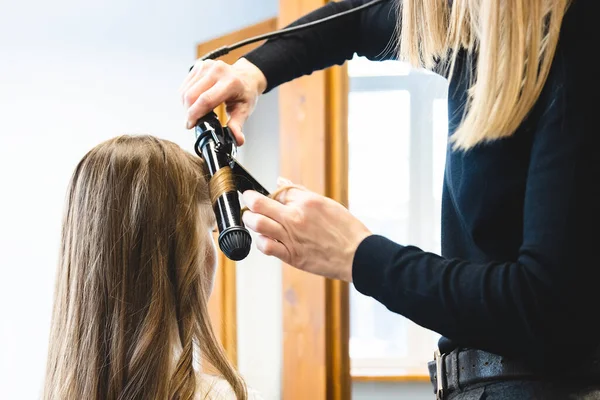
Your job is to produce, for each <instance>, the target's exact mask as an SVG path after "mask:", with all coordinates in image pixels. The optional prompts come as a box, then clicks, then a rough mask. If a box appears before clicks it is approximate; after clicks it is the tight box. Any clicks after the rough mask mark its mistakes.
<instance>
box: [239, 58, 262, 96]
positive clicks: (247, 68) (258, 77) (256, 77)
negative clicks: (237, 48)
mask: <svg viewBox="0 0 600 400" xmlns="http://www.w3.org/2000/svg"><path fill="white" fill-rule="evenodd" d="M232 67H233V68H235V69H236V70H238V71H239V72H240V73H241V74H242V75H244V76H246V77H248V78H249V80H250V81H251V82H253V83H254V89H255V90H256V92H257V93H258V94H259V95H261V94H263V93H264V91H265V90H266V89H267V78H266V77H265V75H264V74H263V72H262V71H261V70H260V68H258V67H257V66H256V65H254V64H252V63H251V62H250V61H248V60H247V59H246V58H243V57H242V58H240V59H239V60H237V61H236V62H235V63H234V64H233V65H232Z"/></svg>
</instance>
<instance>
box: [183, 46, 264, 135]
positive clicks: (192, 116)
mask: <svg viewBox="0 0 600 400" xmlns="http://www.w3.org/2000/svg"><path fill="white" fill-rule="evenodd" d="M266 87H267V80H266V78H265V76H264V75H263V73H262V72H261V70H260V69H258V67H256V66H255V65H254V64H252V63H251V62H250V61H248V60H246V59H245V58H241V59H239V60H238V61H237V62H236V63H235V64H233V65H229V64H226V63H224V62H223V61H214V60H207V61H201V60H198V61H197V62H196V64H195V65H194V68H192V70H191V71H190V73H189V74H188V76H187V77H186V79H185V81H184V82H183V84H182V85H181V87H180V89H179V91H180V94H181V99H182V101H183V104H184V106H185V108H186V110H187V115H186V127H187V128H188V129H191V128H192V127H194V125H195V124H196V121H197V120H198V118H200V117H202V116H204V115H206V114H208V113H209V112H210V111H212V110H213V109H214V108H216V107H217V106H219V105H220V104H222V103H225V105H226V109H227V114H229V117H230V119H229V121H228V122H227V125H228V126H229V127H230V128H231V131H232V132H233V134H234V136H235V139H236V141H237V143H238V145H240V146H241V145H242V144H243V143H244V135H243V133H242V126H243V125H244V122H246V119H248V116H249V115H250V114H251V113H252V111H254V107H255V106H256V101H257V99H258V96H260V95H261V94H262V93H263V92H264V91H265V89H266Z"/></svg>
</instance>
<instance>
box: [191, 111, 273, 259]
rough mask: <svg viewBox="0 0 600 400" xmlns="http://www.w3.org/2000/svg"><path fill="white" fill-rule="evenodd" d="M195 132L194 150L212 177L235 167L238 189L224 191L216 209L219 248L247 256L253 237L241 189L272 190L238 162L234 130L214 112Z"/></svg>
mask: <svg viewBox="0 0 600 400" xmlns="http://www.w3.org/2000/svg"><path fill="white" fill-rule="evenodd" d="M195 133H196V144H195V146H194V150H195V151H196V154H198V156H200V157H201V158H203V159H204V161H205V162H206V165H207V166H208V172H209V173H210V176H211V178H212V177H213V176H214V175H215V174H216V173H217V172H218V171H219V170H220V169H221V168H225V167H229V168H231V172H232V176H233V184H234V185H235V189H236V190H235V191H228V192H225V193H223V194H221V195H220V196H219V197H218V198H217V200H216V202H215V204H213V209H214V211H215V215H216V219H217V226H218V228H219V248H220V249H221V251H222V252H223V254H225V256H226V257H227V258H229V259H230V260H233V261H240V260H243V259H244V258H246V256H247V255H248V253H249V252H250V246H251V245H252V238H251V237H250V233H249V232H248V230H247V229H246V227H245V226H244V223H243V222H242V218H241V208H240V200H239V196H238V191H239V192H240V193H244V192H245V191H246V190H255V191H257V192H259V193H261V194H263V195H265V196H268V195H269V192H268V191H267V190H266V189H265V188H264V187H263V186H262V185H261V184H260V183H258V181H257V180H256V179H254V177H253V176H252V175H250V173H249V172H248V171H246V170H245V169H244V167H242V165H241V164H240V163H238V162H237V160H236V159H235V154H236V152H237V147H236V145H235V139H234V137H233V134H232V132H231V130H230V129H229V128H228V127H223V126H221V123H220V122H219V118H218V117H217V115H216V114H215V113H214V112H210V113H209V114H207V115H205V116H204V117H202V118H200V119H199V120H198V122H196V127H195Z"/></svg>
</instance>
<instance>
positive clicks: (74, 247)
mask: <svg viewBox="0 0 600 400" xmlns="http://www.w3.org/2000/svg"><path fill="white" fill-rule="evenodd" d="M214 222H215V221H214V214H213V211H212V208H211V203H210V194H209V188H208V179H207V170H206V168H205V165H204V163H203V161H202V160H201V159H200V158H199V157H197V156H193V155H191V154H189V153H187V152H185V151H183V150H182V149H181V148H180V147H179V146H177V145H176V144H174V143H171V142H168V141H165V140H159V139H156V138H154V137H151V136H121V137H117V138H114V139H112V140H109V141H107V142H104V143H102V144H100V145H98V146H96V147H95V148H94V149H92V150H91V151H90V152H89V153H87V154H86V155H85V157H83V159H82V160H81V162H80V163H79V164H78V165H77V168H76V170H75V172H74V175H73V177H72V179H71V183H70V186H69V190H68V197H67V204H66V212H65V217H64V222H63V233H62V241H61V249H60V261H59V266H58V273H57V280H56V288H55V300H54V309H53V315H52V327H51V335H50V344H49V353H48V363H47V371H46V382H45V388H44V399H46V400H50V399H52V400H59V399H60V400H71V399H72V400H80V399H86V400H125V399H144V400H145V399H160V400H166V399H169V400H170V399H178V400H184V399H185V400H190V399H194V398H195V397H196V395H197V388H198V387H199V386H201V385H199V383H200V382H199V380H200V376H199V371H198V368H197V362H198V359H201V360H202V361H203V362H204V361H206V362H207V363H209V364H210V366H211V367H213V368H214V369H216V370H217V371H218V373H219V374H220V375H221V376H222V377H223V378H225V380H226V381H227V382H228V383H229V385H230V386H231V388H232V390H233V392H234V393H235V395H236V397H237V398H238V399H243V400H245V399H247V396H248V395H247V389H246V386H245V384H244V382H243V380H242V378H241V377H240V376H239V374H238V373H237V372H236V370H235V369H234V367H233V366H232V364H231V363H230V361H229V360H228V359H227V356H226V355H225V352H224V350H223V348H222V346H221V345H220V343H219V341H218V340H217V338H216V336H215V333H214V332H213V329H212V325H211V321H210V318H209V314H208V309H207V302H208V297H209V295H210V291H211V285H212V280H213V275H214V269H215V267H216V265H215V263H216V253H215V248H214V243H213V239H212V236H211V233H210V230H211V229H212V227H213V226H214Z"/></svg>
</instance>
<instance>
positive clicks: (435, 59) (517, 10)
mask: <svg viewBox="0 0 600 400" xmlns="http://www.w3.org/2000/svg"><path fill="white" fill-rule="evenodd" d="M399 3H400V4H399V21H401V23H400V24H399V26H398V29H399V37H400V43H399V54H400V59H402V60H405V61H409V62H410V63H411V64H412V65H414V66H418V67H425V68H428V69H432V68H434V66H436V64H438V63H439V65H442V66H444V68H447V70H446V72H447V73H448V75H449V77H450V79H451V78H452V72H453V70H454V66H455V62H456V57H457V55H458V52H459V51H460V50H461V49H464V50H467V51H468V52H469V53H472V54H474V55H475V58H476V60H477V61H476V65H475V66H474V69H475V71H474V74H473V76H472V77H471V82H470V88H469V91H468V100H467V104H466V108H465V112H466V114H465V115H464V116H463V120H462V122H461V125H460V126H459V127H458V129H457V130H456V132H455V133H454V135H453V136H452V138H451V139H452V141H453V142H454V147H455V148H457V149H463V150H466V149H469V148H472V147H474V146H475V145H477V144H479V143H482V142H486V141H492V140H495V139H499V138H504V137H508V136H511V135H512V134H513V133H514V132H515V130H516V129H517V128H518V127H519V125H520V124H521V122H522V121H523V120H524V119H525V117H526V116H527V114H528V113H529V111H530V110H531V108H532V107H533V105H534V104H535V102H536V101H537V99H538V97H539V95H540V92H541V91H542V88H543V86H544V83H545V81H546V78H547V76H548V73H549V70H550V66H551V64H552V60H553V57H554V53H555V50H556V46H557V43H558V38H559V32H560V27H561V23H562V19H563V17H564V15H565V13H566V10H567V7H568V3H569V0H506V1H500V0H485V1H482V0H453V1H452V4H449V0H400V1H399ZM439 65H438V66H439Z"/></svg>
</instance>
